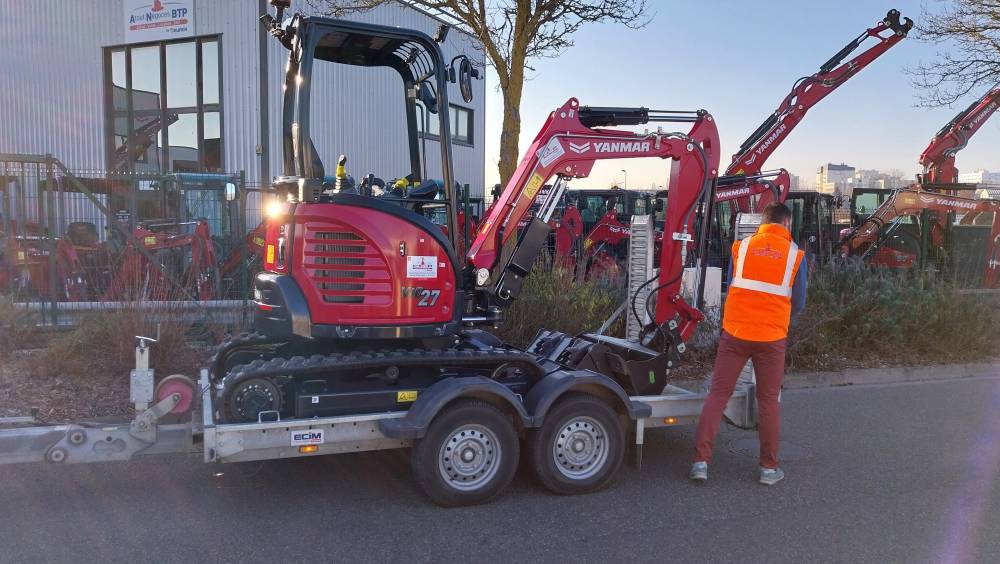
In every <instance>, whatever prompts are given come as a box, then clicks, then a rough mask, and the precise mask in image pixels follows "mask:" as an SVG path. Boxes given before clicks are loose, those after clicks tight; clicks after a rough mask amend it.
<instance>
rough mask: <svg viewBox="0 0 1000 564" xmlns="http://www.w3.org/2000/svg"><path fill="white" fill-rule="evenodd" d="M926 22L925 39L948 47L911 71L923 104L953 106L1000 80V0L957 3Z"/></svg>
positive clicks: (922, 30)
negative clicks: (934, 58) (965, 97)
mask: <svg viewBox="0 0 1000 564" xmlns="http://www.w3.org/2000/svg"><path fill="white" fill-rule="evenodd" d="M921 20H923V21H922V23H919V24H918V25H917V30H918V31H919V32H920V37H921V38H922V39H924V40H925V41H930V42H932V43H935V44H939V45H942V46H944V47H948V49H947V50H942V51H941V52H939V53H938V56H937V60H935V61H933V62H930V63H924V64H919V65H917V66H915V67H913V68H911V69H909V72H910V73H911V74H912V75H913V76H914V79H913V84H914V85H915V86H917V87H918V88H920V89H921V90H923V93H922V94H921V95H920V97H919V103H920V105H922V106H928V107H936V106H950V105H951V104H953V103H955V102H957V101H958V100H959V99H961V98H963V97H964V96H966V95H968V94H969V93H970V92H973V91H977V90H981V87H982V86H992V85H993V84H994V83H996V82H997V80H1000V0H954V1H952V2H949V3H948V4H947V5H946V6H945V7H944V9H943V10H942V11H940V12H932V11H927V10H925V11H924V14H923V17H922V18H921Z"/></svg>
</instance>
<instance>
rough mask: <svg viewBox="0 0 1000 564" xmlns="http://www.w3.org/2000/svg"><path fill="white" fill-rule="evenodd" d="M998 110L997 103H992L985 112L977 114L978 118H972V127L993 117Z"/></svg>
mask: <svg viewBox="0 0 1000 564" xmlns="http://www.w3.org/2000/svg"><path fill="white" fill-rule="evenodd" d="M996 109H997V102H990V103H989V105H987V106H986V107H985V108H983V111H981V112H979V113H978V114H976V117H974V118H972V125H976V124H977V123H979V122H981V121H983V120H984V119H986V118H988V117H990V116H991V115H993V112H995V111H996Z"/></svg>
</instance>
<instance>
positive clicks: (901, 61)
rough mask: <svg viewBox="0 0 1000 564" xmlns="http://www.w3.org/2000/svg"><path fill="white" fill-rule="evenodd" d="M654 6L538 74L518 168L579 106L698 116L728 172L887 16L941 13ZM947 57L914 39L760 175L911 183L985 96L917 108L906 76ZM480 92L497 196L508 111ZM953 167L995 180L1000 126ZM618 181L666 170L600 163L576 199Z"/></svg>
mask: <svg viewBox="0 0 1000 564" xmlns="http://www.w3.org/2000/svg"><path fill="white" fill-rule="evenodd" d="M650 6H651V12H653V13H655V16H654V17H653V19H652V21H651V22H650V23H649V25H648V26H647V27H645V28H644V29H640V30H630V29H628V28H626V27H624V26H619V25H611V24H608V25H605V24H591V25H590V26H589V27H584V28H582V29H581V30H580V31H579V32H577V34H575V35H574V41H575V45H574V46H573V47H571V48H570V49H568V50H566V51H565V52H563V53H562V54H560V55H559V56H558V57H556V58H552V59H541V60H536V61H534V62H533V63H532V66H533V67H534V68H535V71H534V72H529V73H528V76H529V79H528V81H527V82H526V84H525V88H524V97H523V99H522V103H521V116H522V123H521V138H520V147H519V151H520V152H521V153H522V155H523V153H524V150H525V149H526V148H527V147H528V145H529V144H530V143H531V140H532V139H533V138H534V137H535V135H536V134H537V133H538V130H539V128H540V127H541V126H542V124H543V123H544V121H545V118H546V116H547V115H548V113H549V112H551V111H552V110H553V109H555V108H557V107H559V106H561V105H562V104H563V103H565V102H566V100H568V99H569V98H571V97H576V98H578V99H579V100H580V103H581V104H582V105H592V106H645V107H649V108H660V109H684V110H686V109H700V108H704V109H706V110H708V111H709V112H710V113H711V114H712V115H713V116H715V118H716V120H717V123H718V125H719V134H720V136H721V142H722V151H723V154H722V160H721V162H722V163H723V165H722V166H723V168H725V166H726V165H728V164H729V162H730V160H731V158H732V154H733V152H735V151H736V150H737V149H738V148H739V145H740V143H741V142H742V141H743V140H744V139H745V138H746V137H747V136H748V135H749V134H750V133H751V132H753V130H754V129H756V128H757V126H758V125H759V124H760V123H761V122H762V121H763V120H764V119H765V118H766V117H767V116H768V115H769V114H770V113H772V112H773V111H774V110H775V109H776V108H777V106H778V104H779V103H780V102H781V100H782V99H783V98H784V97H785V96H786V95H787V94H788V92H789V91H790V90H791V87H792V84H793V83H794V81H795V80H796V79H798V78H799V77H801V76H808V75H811V74H813V73H815V72H816V71H817V70H818V69H819V66H820V65H821V64H822V63H824V62H826V60H827V59H829V58H830V57H831V56H833V55H834V54H835V53H836V52H837V51H839V50H840V49H841V48H842V47H843V46H844V45H846V44H847V43H848V42H849V41H851V40H852V39H854V38H855V37H856V36H858V35H859V34H860V33H862V32H863V31H864V30H865V29H866V28H868V27H873V26H874V25H875V23H876V22H877V21H879V20H881V19H882V18H883V17H885V14H886V12H887V11H888V10H889V9H890V8H896V9H898V10H899V11H900V12H901V13H902V15H903V16H907V17H910V18H912V19H914V20H917V19H918V18H919V17H920V16H921V14H922V13H923V9H922V8H923V7H927V8H931V9H934V10H938V9H939V6H940V3H939V2H938V1H937V0H924V1H922V2H921V1H919V0H893V1H882V0H841V1H836V2H834V1H823V2H803V1H802V0H798V1H789V0H760V1H739V0H700V1H697V2H696V1H689V0H677V1H667V0H650ZM870 44H872V43H871V42H869V43H866V45H870ZM944 48H946V47H942V46H939V45H932V44H930V43H927V42H923V41H921V40H919V39H917V37H916V33H913V32H911V34H910V36H909V37H907V38H906V39H904V40H903V41H901V42H899V43H898V44H896V45H895V46H894V47H892V48H891V49H889V51H887V52H886V53H884V54H883V55H882V56H881V57H879V58H878V59H877V60H875V61H874V62H873V63H871V64H870V65H869V66H868V67H866V68H865V69H864V70H862V71H861V72H860V73H859V74H857V75H855V76H854V77H852V78H851V79H850V80H849V81H848V82H847V83H846V84H844V85H842V86H841V87H840V88H838V89H837V91H836V92H833V93H831V94H830V95H829V96H828V97H826V98H825V99H824V100H822V101H821V102H820V103H819V104H817V105H816V106H814V107H813V108H812V109H811V110H810V111H809V112H808V114H807V115H806V117H805V119H803V121H802V122H801V123H800V124H799V125H798V126H797V127H796V129H795V130H794V131H793V132H792V133H791V135H790V136H789V137H788V139H787V140H786V141H785V142H784V144H782V145H781V147H780V148H779V149H778V150H777V151H776V152H775V153H774V154H773V155H772V157H771V158H770V159H769V160H768V161H767V165H766V167H765V168H768V169H770V168H778V167H783V168H786V169H788V170H789V171H790V172H791V173H792V174H797V175H799V176H800V177H801V188H809V187H813V186H814V184H815V177H816V169H817V168H818V167H820V166H821V165H824V164H826V163H827V162H832V163H836V164H839V163H841V162H844V163H847V164H849V165H852V166H854V167H856V168H858V169H862V168H864V169H878V170H882V171H889V170H891V169H900V170H902V171H904V172H905V174H906V176H907V177H908V178H913V175H915V174H916V173H917V172H920V166H919V165H918V164H917V159H918V157H919V156H920V153H921V152H922V151H923V149H924V148H925V147H926V146H927V143H928V142H930V139H931V137H933V135H934V133H936V132H937V131H938V130H939V129H940V128H941V127H942V126H943V125H944V124H945V123H947V122H948V121H949V120H951V118H952V117H954V115H955V114H956V113H957V112H958V111H959V110H960V109H964V108H965V106H967V105H968V104H969V103H971V101H972V100H973V99H974V97H975V96H979V95H981V94H982V93H983V92H985V91H986V89H987V88H988V87H985V86H984V87H983V88H982V89H981V90H982V91H979V92H975V93H974V95H973V97H970V98H969V99H967V100H963V101H961V102H959V104H957V105H956V106H955V107H953V108H936V109H927V108H920V107H916V104H917V94H918V91H917V90H916V89H915V88H914V86H913V85H912V84H911V77H910V76H909V75H907V74H906V73H905V69H906V68H908V67H913V66H914V65H916V64H918V63H920V62H929V61H932V60H934V59H935V57H936V54H937V53H938V52H940V51H941V50H942V49H944ZM859 52H860V51H857V52H855V53H854V54H852V57H853V56H854V55H856V54H858V53H859ZM849 58H850V57H849ZM486 81H487V82H486V95H487V100H486V107H487V113H486V140H487V142H486V182H487V186H492V185H493V184H494V183H496V182H498V181H499V174H498V172H497V168H496V163H497V161H498V159H499V145H500V131H501V118H502V116H501V112H500V111H499V110H497V111H492V110H491V108H492V109H498V108H500V107H502V106H501V97H500V93H499V90H497V88H496V84H497V83H496V76H495V74H494V73H493V72H492V70H491V71H490V72H489V73H488V74H487V78H486ZM654 127H655V125H654V126H653V127H651V129H652V128H654ZM641 129H642V128H641V127H640V128H638V130H641ZM957 162H958V167H959V170H960V171H967V172H971V171H973V170H977V169H987V170H992V171H997V170H1000V115H997V116H994V117H993V119H991V120H990V122H988V123H987V124H986V125H985V126H983V128H982V129H980V131H979V132H978V133H977V135H976V136H975V137H974V138H973V139H972V141H971V142H970V144H969V146H968V147H967V148H966V149H965V150H963V151H962V152H961V153H959V155H958V157H957ZM623 168H624V169H625V170H626V171H627V185H628V187H629V188H649V187H650V186H651V185H654V184H655V185H657V186H659V185H664V184H665V183H666V181H667V177H668V175H669V168H668V164H667V163H664V162H663V161H659V160H658V159H640V160H615V161H604V162H600V161H598V164H597V165H596V166H595V167H594V170H593V172H592V174H591V176H590V177H589V178H586V179H579V180H574V181H573V186H574V187H607V186H609V185H611V184H612V183H616V182H617V183H619V184H621V183H623V182H624V181H625V179H626V174H623V173H622V172H621V170H622V169H623Z"/></svg>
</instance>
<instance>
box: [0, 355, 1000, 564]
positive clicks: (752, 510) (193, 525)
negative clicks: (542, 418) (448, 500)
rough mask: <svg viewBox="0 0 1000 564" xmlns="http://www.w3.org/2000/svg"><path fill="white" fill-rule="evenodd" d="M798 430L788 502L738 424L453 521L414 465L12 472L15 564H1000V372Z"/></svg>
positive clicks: (788, 400)
mask: <svg viewBox="0 0 1000 564" xmlns="http://www.w3.org/2000/svg"><path fill="white" fill-rule="evenodd" d="M784 416H785V417H784V423H785V425H784V434H783V439H784V442H783V445H782V457H783V464H782V465H783V467H784V468H785V470H786V472H787V474H788V477H787V478H786V480H785V481H784V482H783V483H781V484H779V485H778V486H775V487H773V488H768V487H765V486H761V485H759V484H757V483H756V480H755V479H756V469H757V468H756V461H755V458H753V456H755V453H754V452H753V451H755V447H754V446H753V445H754V438H755V434H753V433H748V432H745V431H737V430H734V429H725V430H724V431H723V434H722V435H721V437H720V443H719V444H718V445H717V447H716V448H717V450H716V453H717V454H716V460H715V463H714V464H713V466H712V469H711V480H710V481H709V483H707V484H705V485H703V486H699V485H695V484H691V483H689V482H688V481H687V479H686V472H687V468H688V457H689V451H690V445H691V434H692V429H690V428H684V429H671V430H659V431H655V432H652V433H649V434H648V435H647V445H646V449H645V456H644V461H643V468H642V470H641V471H638V470H636V469H635V468H634V467H631V466H626V467H623V469H622V471H621V473H620V474H619V476H618V479H617V481H616V483H615V484H613V485H612V486H611V487H610V488H609V489H607V490H605V491H603V492H600V493H597V494H592V495H589V496H578V497H556V496H553V495H549V494H548V493H546V492H544V491H543V490H541V489H540V488H539V487H538V486H536V485H535V484H534V483H533V482H532V481H531V479H530V478H529V477H528V476H527V473H526V472H523V471H522V472H521V474H520V475H519V477H518V478H517V479H516V481H515V482H514V484H513V485H512V486H511V488H510V489H509V490H508V491H507V492H506V494H505V495H504V496H503V497H502V498H500V499H499V500H497V501H496V502H494V503H492V504H489V505H486V506H480V507H473V508H463V509H451V510H444V509H439V508H437V507H434V506H432V505H430V504H429V503H427V502H426V501H425V500H424V499H423V498H422V497H421V495H420V494H419V492H418V491H417V490H416V487H415V486H414V484H413V481H412V480H411V478H410V473H409V460H408V456H407V453H406V452H403V451H399V452H389V453H369V454H356V455H342V456H332V457H321V458H315V459H308V460H295V461H281V462H269V463H264V464H259V463H252V464H240V465H219V466H206V465H204V464H202V463H201V462H200V461H199V460H195V459H188V458H159V459H144V460H142V461H136V462H132V463H128V464H106V465H93V466H79V467H53V466H19V467H5V468H3V469H2V472H3V473H2V478H0V486H2V490H0V511H2V517H0V562H18V563H20V562H75V563H78V562H101V563H111V562H133V563H134V562H187V563H191V562H213V563H214V562H255V561H270V562H282V563H286V562H377V561H378V562H381V561H390V562H409V561H436V562H441V561H451V562H472V561H502V562H524V561H542V560H545V561H553V562H569V561H575V562H600V561H603V562H609V561H610V562H617V561H641V562H654V561H655V562H667V561H671V562H723V561H725V562H879V563H882V562H997V561H998V558H1000V475H998V474H1000V465H998V463H1000V374H997V375H995V377H992V378H981V379H974V380H961V381H951V382H940V383H920V384H903V385H888V386H857V387H845V388H829V389H816V390H802V391H795V392H787V393H786V394H785V395H784ZM748 445H750V448H749V449H748V448H747V447H748ZM748 450H749V451H750V452H748Z"/></svg>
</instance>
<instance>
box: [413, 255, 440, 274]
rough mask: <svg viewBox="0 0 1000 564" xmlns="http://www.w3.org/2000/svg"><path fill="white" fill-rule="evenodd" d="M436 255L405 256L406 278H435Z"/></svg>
mask: <svg viewBox="0 0 1000 564" xmlns="http://www.w3.org/2000/svg"><path fill="white" fill-rule="evenodd" d="M437 275H438V263H437V257H421V256H415V257H406V277H407V278H437Z"/></svg>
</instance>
